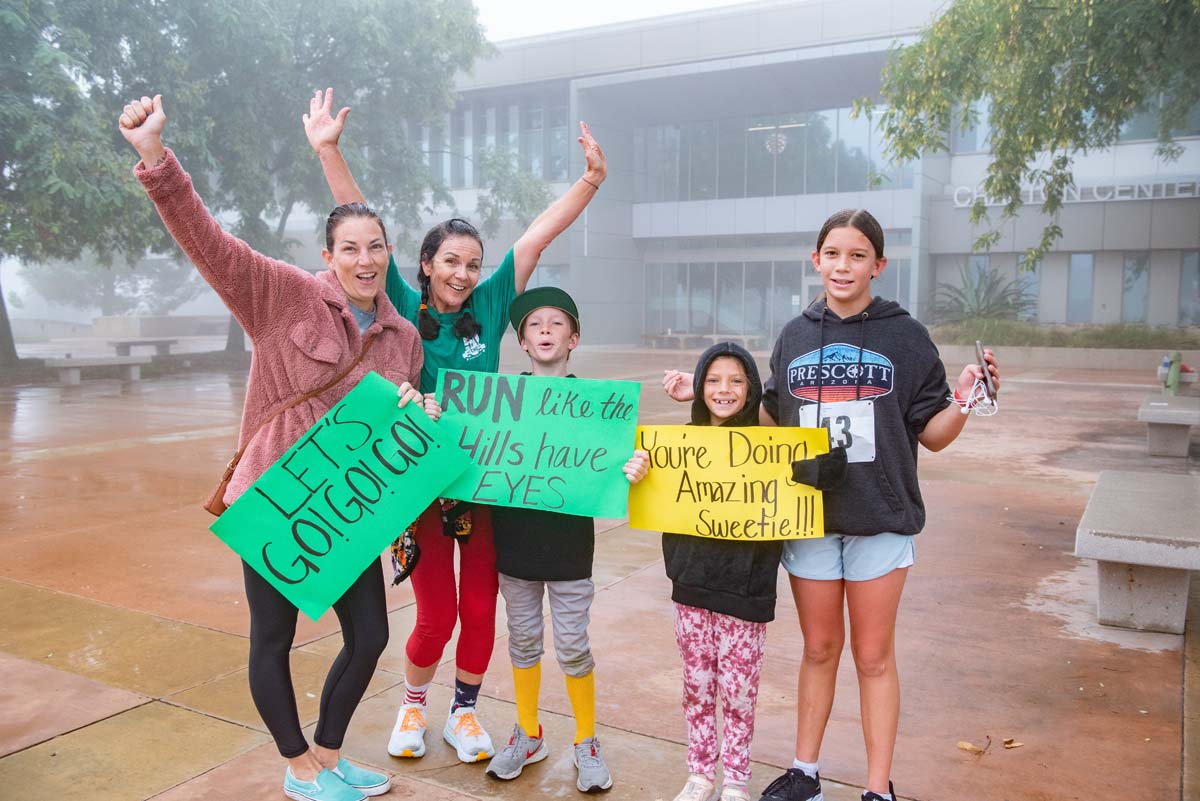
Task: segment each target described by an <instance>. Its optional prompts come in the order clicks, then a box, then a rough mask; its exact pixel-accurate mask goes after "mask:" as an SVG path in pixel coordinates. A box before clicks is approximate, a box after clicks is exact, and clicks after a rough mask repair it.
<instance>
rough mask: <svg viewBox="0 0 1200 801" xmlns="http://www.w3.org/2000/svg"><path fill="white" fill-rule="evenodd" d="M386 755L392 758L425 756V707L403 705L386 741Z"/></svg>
mask: <svg viewBox="0 0 1200 801" xmlns="http://www.w3.org/2000/svg"><path fill="white" fill-rule="evenodd" d="M387 750H388V753H389V754H391V755H392V756H394V757H421V756H425V707H424V706H422V705H421V704H403V705H401V707H400V711H399V712H397V713H396V725H395V727H394V728H393V729H392V738H391V739H390V740H388V749H387Z"/></svg>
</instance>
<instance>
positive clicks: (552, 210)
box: [513, 122, 608, 292]
mask: <svg viewBox="0 0 1200 801" xmlns="http://www.w3.org/2000/svg"><path fill="white" fill-rule="evenodd" d="M579 130H580V133H581V136H579V138H578V140H577V141H578V142H579V145H580V147H582V148H583V157H584V159H585V160H586V161H587V169H586V170H585V171H584V173H583V177H582V178H580V179H579V180H578V181H576V182H575V183H574V184H572V185H571V188H570V189H568V190H567V191H566V193H565V194H564V195H563V196H562V197H560V198H559V199H558V200H556V201H554V202H553V203H551V204H550V207H549V208H548V209H546V210H545V211H543V212H542V213H541V214H539V215H538V216H537V218H536V219H534V221H533V222H531V223H530V224H529V228H527V229H526V230H525V233H524V234H522V235H521V238H520V239H518V240H517V242H516V244H515V245H513V267H514V270H515V273H516V276H515V278H516V286H517V292H524V291H525V285H526V284H527V283H528V282H529V276H531V275H533V270H534V268H535V267H537V264H538V259H540V258H541V257H542V251H544V250H545V249H546V248H547V247H549V246H550V243H551V242H553V241H554V240H555V239H556V238H557V237H558V235H559V234H561V233H562V232H563V231H565V230H567V227H568V226H569V225H570V224H571V223H573V222H575V219H576V218H577V217H579V215H580V214H582V213H583V210H584V209H585V208H587V204H588V203H590V202H591V200H592V198H593V197H594V196H595V194H596V191H597V190H598V189H599V188H600V184H602V183H603V182H604V178H605V176H606V175H608V162H606V161H605V159H604V151H603V150H601V149H600V145H599V144H598V143H597V142H596V140H595V138H593V137H592V132H591V130H590V129H589V128H588V126H587V123H585V122H581V123H579Z"/></svg>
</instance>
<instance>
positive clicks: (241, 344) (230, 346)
mask: <svg viewBox="0 0 1200 801" xmlns="http://www.w3.org/2000/svg"><path fill="white" fill-rule="evenodd" d="M225 352H226V353H245V352H246V332H245V331H243V330H242V327H241V326H240V325H238V321H237V318H235V317H234V316H233V315H232V314H231V315H229V333H228V334H226V336H225Z"/></svg>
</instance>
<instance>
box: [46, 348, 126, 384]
mask: <svg viewBox="0 0 1200 801" xmlns="http://www.w3.org/2000/svg"><path fill="white" fill-rule="evenodd" d="M149 363H150V357H149V356H101V357H98V358H80V359H73V358H69V357H68V358H66V359H46V366H47V367H52V368H54V369H55V370H58V381H59V383H60V384H62V385H63V386H68V387H72V386H78V385H79V379H80V374H81V373H82V371H83V370H85V369H87V368H90V367H120V368H122V369H121V378H123V379H124V380H126V381H137V380H138V379H140V378H141V377H142V370H141V366H142V365H143V364H149Z"/></svg>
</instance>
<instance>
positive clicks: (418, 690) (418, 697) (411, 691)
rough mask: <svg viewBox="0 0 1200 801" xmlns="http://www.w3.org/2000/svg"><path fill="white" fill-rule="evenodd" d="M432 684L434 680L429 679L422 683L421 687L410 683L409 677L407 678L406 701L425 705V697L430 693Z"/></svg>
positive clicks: (405, 683)
mask: <svg viewBox="0 0 1200 801" xmlns="http://www.w3.org/2000/svg"><path fill="white" fill-rule="evenodd" d="M430 684H433V682H431V681H427V682H425V683H424V684H422V685H421V686H420V687H414V686H413V685H412V684H409V682H408V679H405V680H404V703H406V704H420V705H421V706H425V697H426V696H427V695H429V685H430Z"/></svg>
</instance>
